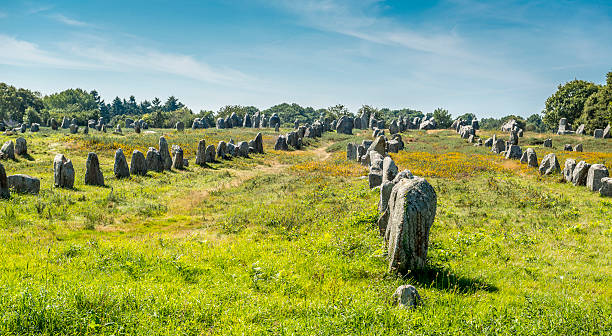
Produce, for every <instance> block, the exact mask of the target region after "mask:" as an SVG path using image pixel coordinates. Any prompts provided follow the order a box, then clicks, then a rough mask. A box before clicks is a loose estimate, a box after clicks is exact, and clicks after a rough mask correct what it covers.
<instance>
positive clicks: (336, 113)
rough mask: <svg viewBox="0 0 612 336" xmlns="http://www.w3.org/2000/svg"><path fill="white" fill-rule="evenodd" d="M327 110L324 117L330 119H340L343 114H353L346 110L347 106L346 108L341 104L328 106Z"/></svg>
mask: <svg viewBox="0 0 612 336" xmlns="http://www.w3.org/2000/svg"><path fill="white" fill-rule="evenodd" d="M327 112H328V113H327V115H326V116H325V117H326V118H327V117H330V118H332V119H340V118H341V117H344V116H350V117H352V116H353V114H352V113H351V112H350V111H349V110H348V108H346V106H344V105H342V104H338V105H335V106H330V107H328V108H327Z"/></svg>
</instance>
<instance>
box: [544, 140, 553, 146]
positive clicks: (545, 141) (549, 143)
mask: <svg viewBox="0 0 612 336" xmlns="http://www.w3.org/2000/svg"><path fill="white" fill-rule="evenodd" d="M544 147H548V148H550V147H552V139H546V140H544Z"/></svg>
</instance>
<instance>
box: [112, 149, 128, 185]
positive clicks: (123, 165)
mask: <svg viewBox="0 0 612 336" xmlns="http://www.w3.org/2000/svg"><path fill="white" fill-rule="evenodd" d="M113 172H114V173H115V177H116V178H118V179H121V178H126V177H130V168H129V167H128V163H127V159H126V158H125V154H123V149H121V148H119V149H117V151H116V152H115V165H114V166H113Z"/></svg>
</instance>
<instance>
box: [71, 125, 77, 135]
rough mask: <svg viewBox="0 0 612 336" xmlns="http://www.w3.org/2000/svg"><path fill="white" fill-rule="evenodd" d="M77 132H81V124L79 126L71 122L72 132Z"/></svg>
mask: <svg viewBox="0 0 612 336" xmlns="http://www.w3.org/2000/svg"><path fill="white" fill-rule="evenodd" d="M77 133H79V126H77V125H76V124H70V134H77Z"/></svg>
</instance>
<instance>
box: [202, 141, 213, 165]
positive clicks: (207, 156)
mask: <svg viewBox="0 0 612 336" xmlns="http://www.w3.org/2000/svg"><path fill="white" fill-rule="evenodd" d="M204 161H205V162H215V146H214V145H208V147H206V150H205V152H204Z"/></svg>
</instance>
